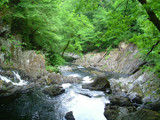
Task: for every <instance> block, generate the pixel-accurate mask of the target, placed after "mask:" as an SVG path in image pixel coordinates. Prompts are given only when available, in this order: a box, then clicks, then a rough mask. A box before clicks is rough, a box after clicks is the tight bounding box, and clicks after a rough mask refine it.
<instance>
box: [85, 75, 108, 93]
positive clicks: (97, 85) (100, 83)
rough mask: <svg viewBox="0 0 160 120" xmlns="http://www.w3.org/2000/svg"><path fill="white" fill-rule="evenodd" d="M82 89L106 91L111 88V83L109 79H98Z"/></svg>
mask: <svg viewBox="0 0 160 120" xmlns="http://www.w3.org/2000/svg"><path fill="white" fill-rule="evenodd" d="M82 88H84V89H90V90H101V91H106V90H107V89H109V88H110V83H109V81H108V79H107V77H105V76H104V77H97V78H96V79H95V80H94V82H93V83H90V84H87V85H83V86H82Z"/></svg>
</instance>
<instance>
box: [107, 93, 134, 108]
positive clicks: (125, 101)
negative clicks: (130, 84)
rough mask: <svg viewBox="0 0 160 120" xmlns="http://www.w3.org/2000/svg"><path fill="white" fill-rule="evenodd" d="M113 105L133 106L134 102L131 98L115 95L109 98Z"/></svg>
mask: <svg viewBox="0 0 160 120" xmlns="http://www.w3.org/2000/svg"><path fill="white" fill-rule="evenodd" d="M109 100H110V103H111V105H113V106H121V107H123V106H128V107H129V106H132V103H131V102H130V100H129V98H127V97H123V96H119V95H114V96H111V97H110V98H109Z"/></svg>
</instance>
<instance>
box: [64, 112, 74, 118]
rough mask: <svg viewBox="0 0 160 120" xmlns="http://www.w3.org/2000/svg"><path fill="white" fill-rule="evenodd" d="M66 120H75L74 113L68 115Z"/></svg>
mask: <svg viewBox="0 0 160 120" xmlns="http://www.w3.org/2000/svg"><path fill="white" fill-rule="evenodd" d="M65 118H66V120H75V118H74V116H73V112H72V111H70V112H68V113H66V115H65Z"/></svg>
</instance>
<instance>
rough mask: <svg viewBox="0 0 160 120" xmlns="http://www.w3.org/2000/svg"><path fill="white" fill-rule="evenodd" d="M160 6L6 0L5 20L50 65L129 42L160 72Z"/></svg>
mask: <svg viewBox="0 0 160 120" xmlns="http://www.w3.org/2000/svg"><path fill="white" fill-rule="evenodd" d="M158 8H160V4H159V0H99V1H97V0H80V1H77V0H1V2H0V9H1V12H0V19H3V21H5V22H8V24H10V26H11V33H10V34H11V35H16V34H20V35H22V42H23V43H25V44H23V49H27V50H30V49H35V50H41V51H43V53H45V54H46V56H47V61H48V64H49V65H53V66H55V65H60V64H62V63H64V59H63V54H64V53H65V52H74V53H77V54H81V53H86V52H89V51H93V50H96V51H106V50H108V51H109V50H111V49H112V48H115V47H117V46H118V45H119V43H120V42H121V41H125V42H133V43H135V44H137V46H138V48H139V50H140V51H141V53H142V59H144V60H145V61H147V62H148V64H147V67H148V68H149V69H151V70H153V71H156V72H159V71H160V61H159V59H160V45H159V41H160V10H159V9H158ZM6 11H7V12H6Z"/></svg>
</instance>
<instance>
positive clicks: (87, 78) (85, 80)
mask: <svg viewBox="0 0 160 120" xmlns="http://www.w3.org/2000/svg"><path fill="white" fill-rule="evenodd" d="M82 80H83V81H82V82H83V83H92V82H93V80H92V78H91V77H90V76H86V77H83V79H82Z"/></svg>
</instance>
